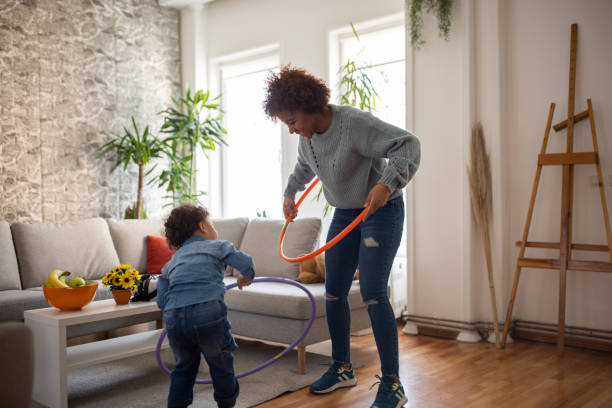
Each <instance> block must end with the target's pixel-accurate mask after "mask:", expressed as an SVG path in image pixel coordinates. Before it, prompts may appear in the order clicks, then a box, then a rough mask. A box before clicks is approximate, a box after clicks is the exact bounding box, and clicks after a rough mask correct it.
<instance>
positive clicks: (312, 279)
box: [298, 254, 359, 283]
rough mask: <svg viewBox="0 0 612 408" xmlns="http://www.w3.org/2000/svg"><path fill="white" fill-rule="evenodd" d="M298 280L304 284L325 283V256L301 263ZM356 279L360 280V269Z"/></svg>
mask: <svg viewBox="0 0 612 408" xmlns="http://www.w3.org/2000/svg"><path fill="white" fill-rule="evenodd" d="M301 256H302V255H301ZM298 279H299V281H300V282H302V283H322V282H325V254H319V255H317V256H315V257H314V258H310V259H307V260H305V261H303V262H301V263H300V273H299V275H298ZM354 279H359V268H357V271H356V272H355V278H354Z"/></svg>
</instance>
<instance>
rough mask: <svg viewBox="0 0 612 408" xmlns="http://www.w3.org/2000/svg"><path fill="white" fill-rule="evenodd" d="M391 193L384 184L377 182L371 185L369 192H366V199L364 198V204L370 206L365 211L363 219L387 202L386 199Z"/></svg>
mask: <svg viewBox="0 0 612 408" xmlns="http://www.w3.org/2000/svg"><path fill="white" fill-rule="evenodd" d="M390 194H391V190H389V187H387V186H385V185H384V184H377V185H375V186H374V187H372V190H370V193H369V194H368V199H367V200H366V203H365V205H366V206H368V205H369V206H370V208H368V211H367V212H366V214H365V216H364V217H363V220H364V221H365V220H367V219H368V217H369V216H370V215H372V214H374V213H375V212H376V210H378V209H379V208H380V207H382V206H384V205H385V204H387V200H388V199H389V195H390Z"/></svg>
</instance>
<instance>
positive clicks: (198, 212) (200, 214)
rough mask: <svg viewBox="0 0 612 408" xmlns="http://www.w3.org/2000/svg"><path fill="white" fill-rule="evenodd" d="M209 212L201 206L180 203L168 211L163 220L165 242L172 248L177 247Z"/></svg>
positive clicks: (206, 217)
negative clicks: (166, 216) (168, 213)
mask: <svg viewBox="0 0 612 408" xmlns="http://www.w3.org/2000/svg"><path fill="white" fill-rule="evenodd" d="M209 215H210V213H209V212H208V210H207V209H206V208H204V207H202V206H195V205H193V204H181V205H179V206H178V207H175V208H173V209H172V211H171V212H170V215H169V216H168V218H166V221H165V222H164V228H165V231H164V235H165V236H166V242H167V243H168V246H169V247H170V248H172V249H178V248H180V247H181V245H183V243H184V242H185V241H186V240H187V238H189V237H190V236H192V235H193V233H194V232H195V231H196V230H197V229H198V226H199V224H200V222H204V221H206V219H208V216H209Z"/></svg>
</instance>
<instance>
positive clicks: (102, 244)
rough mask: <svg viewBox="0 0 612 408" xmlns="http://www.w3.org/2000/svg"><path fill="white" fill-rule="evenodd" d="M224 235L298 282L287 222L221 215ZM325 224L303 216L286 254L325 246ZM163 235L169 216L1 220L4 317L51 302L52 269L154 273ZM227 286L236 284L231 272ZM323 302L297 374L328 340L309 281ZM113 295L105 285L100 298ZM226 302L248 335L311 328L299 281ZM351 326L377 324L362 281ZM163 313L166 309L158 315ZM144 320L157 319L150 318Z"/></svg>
mask: <svg viewBox="0 0 612 408" xmlns="http://www.w3.org/2000/svg"><path fill="white" fill-rule="evenodd" d="M214 223H215V226H216V228H217V230H218V232H219V238H220V239H226V240H228V241H231V242H232V243H233V244H234V245H235V246H236V248H239V249H241V250H242V251H244V252H246V253H248V254H249V255H251V256H252V257H253V259H254V260H255V264H256V266H257V277H264V276H273V277H283V278H288V279H294V280H297V276H298V270H299V265H298V264H293V263H287V262H285V261H283V260H281V259H280V257H279V256H278V254H277V240H278V236H279V234H280V230H281V227H282V223H283V222H282V221H281V220H268V219H253V220H249V219H248V218H235V219H223V220H214ZM320 228H321V221H320V220H319V219H316V218H304V219H298V220H296V221H295V222H294V223H292V225H290V227H289V228H288V231H287V234H286V237H285V242H284V252H285V254H286V255H287V256H290V257H296V256H298V255H300V254H302V253H306V252H310V251H311V250H312V249H314V248H315V247H316V245H317V244H318V238H319V234H320ZM147 235H155V236H162V221H161V220H159V219H154V220H112V219H102V218H92V219H86V220H79V221H73V222H68V223H63V224H53V223H15V224H12V225H9V224H8V223H6V222H4V221H0V257H1V259H0V321H5V320H17V321H21V320H23V312H24V310H29V309H36V308H43V307H49V305H48V304H47V302H46V299H45V298H44V296H43V293H42V285H43V284H44V282H45V281H46V279H47V275H48V273H49V271H51V270H52V269H64V270H69V271H71V272H73V274H74V275H78V276H83V277H84V278H86V279H97V280H99V279H100V278H101V277H102V275H103V274H104V273H105V272H107V271H109V270H111V269H112V268H113V267H114V266H115V265H117V264H119V263H129V264H132V265H134V266H135V267H136V269H138V270H139V271H140V272H141V273H146V272H147V245H146V236H147ZM226 275H227V276H226V277H225V281H226V283H228V284H229V283H233V282H235V281H236V276H234V275H233V271H231V269H229V270H228V271H227V273H226ZM305 286H306V287H307V288H308V289H309V290H310V292H312V294H313V295H314V297H315V299H316V304H317V313H316V319H315V321H314V323H313V325H312V328H311V329H310V331H309V333H308V335H307V336H306V337H305V338H304V339H303V340H302V341H301V342H300V343H299V344H298V359H299V361H298V363H299V369H298V371H300V372H303V370H304V363H305V361H304V358H305V350H306V346H308V345H310V344H314V343H318V342H320V341H324V340H327V339H328V338H329V332H328V329H327V323H326V319H325V293H324V292H325V289H324V284H308V285H305ZM107 298H111V294H110V291H109V290H108V289H107V288H105V287H103V286H102V285H100V287H99V288H98V291H97V293H96V297H95V298H94V301H96V300H101V299H107ZM225 300H226V303H227V305H228V310H229V318H230V320H231V322H232V326H233V328H232V331H233V333H234V334H236V335H239V336H244V337H249V338H255V339H260V340H264V341H271V342H276V343H282V344H290V343H292V342H293V340H295V338H296V337H297V336H298V335H299V334H300V333H301V332H302V331H303V329H304V328H305V327H306V325H307V323H308V320H309V317H310V310H311V305H310V301H309V299H308V297H307V296H306V294H305V293H304V292H303V291H301V290H300V289H299V288H297V287H294V286H292V285H285V284H280V283H270V282H261V283H256V284H253V285H251V286H249V287H247V288H245V289H244V290H242V291H238V290H230V291H228V292H227V293H226V298H225ZM349 304H350V305H351V310H352V314H351V325H352V330H353V331H357V330H362V329H365V328H368V327H369V326H370V321H369V317H368V314H367V309H366V306H365V305H364V304H363V302H362V301H361V295H360V293H359V282H358V281H355V282H354V283H353V286H352V288H351V291H350V294H349ZM160 316H161V312H160V314H159V316H156V317H157V318H159V317H160ZM142 319H143V321H144V320H146V321H151V320H152V319H151V316H144V317H143V318H142ZM143 321H138V320H135V319H128V320H125V321H121V322H117V323H116V324H114V325H113V326H109V325H99V324H97V325H95V326H91V325H89V326H88V325H87V324H84V325H82V326H80V327H75V328H74V330H72V331H70V332H69V333H68V337H75V336H80V335H84V334H90V333H94V332H100V331H106V330H110V329H114V328H117V327H121V326H128V325H131V324H137V323H142V322H143Z"/></svg>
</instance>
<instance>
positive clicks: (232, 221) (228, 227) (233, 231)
mask: <svg viewBox="0 0 612 408" xmlns="http://www.w3.org/2000/svg"><path fill="white" fill-rule="evenodd" d="M212 222H213V224H214V225H215V229H216V230H217V233H218V234H219V239H224V240H226V241H229V242H231V243H232V244H234V246H235V247H236V249H239V248H240V245H241V244H242V238H243V237H244V231H245V230H246V228H247V225H249V219H248V218H246V217H244V218H227V219H217V220H215V219H213V220H212ZM233 271H234V268H232V267H230V266H228V267H227V269H226V273H225V275H226V276H232V275H233V274H234V272H233Z"/></svg>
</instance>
